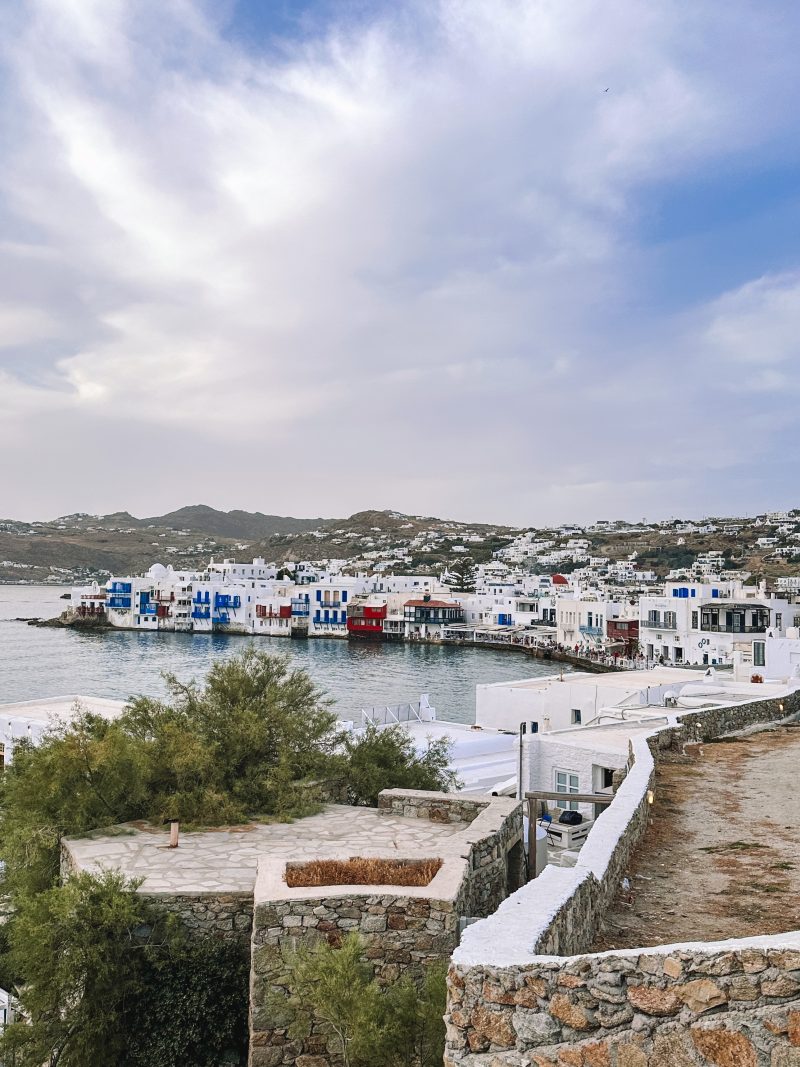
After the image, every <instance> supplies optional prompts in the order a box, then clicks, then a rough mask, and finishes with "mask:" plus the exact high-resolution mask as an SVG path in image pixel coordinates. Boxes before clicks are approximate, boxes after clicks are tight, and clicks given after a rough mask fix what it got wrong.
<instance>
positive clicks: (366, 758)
mask: <svg viewBox="0 0 800 1067" xmlns="http://www.w3.org/2000/svg"><path fill="white" fill-rule="evenodd" d="M344 749H345V754H346V758H347V790H348V798H349V800H350V802H351V803H352V804H363V805H369V806H371V807H376V806H377V804H378V794H379V793H380V791H381V790H382V789H432V790H436V791H440V792H448V791H450V790H453V789H456V788H458V777H457V775H456V774H455V773H454V772H453V771H451V770H450V755H451V749H452V744H451V742H450V740H449V739H448V738H446V737H440V738H437V739H436V740H434V741H429V742H428V747H427V749H426V751H425V752H423V753H422V755H418V754H417V752H416V750H415V748H414V742H413V741H412V740H411V737H410V735H409V734H408V733H407V732H406V730H404V729H403V727H402V726H386V727H383V728H382V729H379V728H378V727H377V726H375V725H373V724H372V723H370V724H369V725H368V726H367V728H366V730H365V731H364V732H363V733H360V734H357V735H353V734H349V735H347V737H346V738H345V740H344Z"/></svg>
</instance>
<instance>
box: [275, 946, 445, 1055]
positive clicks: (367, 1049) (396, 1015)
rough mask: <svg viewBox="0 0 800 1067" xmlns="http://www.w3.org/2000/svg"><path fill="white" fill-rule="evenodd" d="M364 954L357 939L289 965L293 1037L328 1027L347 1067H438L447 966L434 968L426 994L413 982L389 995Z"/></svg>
mask: <svg viewBox="0 0 800 1067" xmlns="http://www.w3.org/2000/svg"><path fill="white" fill-rule="evenodd" d="M363 952H364V944H363V942H362V941H361V938H360V937H359V936H358V934H356V933H351V934H348V935H347V937H346V938H345V939H344V941H343V942H342V943H341V945H340V946H339V947H334V946H331V945H329V944H328V943H327V942H324V941H323V942H316V943H314V944H313V945H308V944H306V945H301V946H300V948H299V949H298V950H297V952H296V953H294V955H290V956H288V957H287V959H286V965H287V971H288V976H289V991H290V995H289V1001H288V1007H289V1012H290V1015H291V1016H292V1023H291V1025H290V1033H291V1034H293V1035H294V1036H295V1037H298V1038H302V1037H304V1036H306V1035H307V1034H308V1032H309V1028H310V1025H311V1024H316V1025H318V1026H321V1027H322V1028H323V1029H324V1030H325V1031H326V1032H327V1033H328V1035H329V1040H330V1043H331V1051H332V1052H334V1053H336V1054H338V1055H340V1056H341V1058H342V1061H343V1063H344V1067H377V1065H380V1067H412V1065H418V1067H434V1065H436V1067H438V1065H440V1064H441V1062H442V1057H443V1054H444V1037H445V1032H444V1022H443V1019H442V1016H443V1015H444V1010H445V999H446V988H445V974H446V965H445V964H444V963H443V962H442V963H440V964H435V965H434V966H431V967H427V968H426V972H425V976H424V978H423V979H422V980H421V982H420V985H419V986H417V985H416V984H415V983H414V982H413V981H412V979H411V977H410V976H408V975H406V976H404V977H403V978H401V979H400V980H399V981H398V982H395V983H394V984H393V985H391V986H386V987H384V986H381V985H380V984H379V983H378V982H377V981H376V980H375V978H374V977H373V973H372V968H371V967H370V966H369V965H367V964H366V963H365V962H364V960H363ZM281 1007H285V1005H281Z"/></svg>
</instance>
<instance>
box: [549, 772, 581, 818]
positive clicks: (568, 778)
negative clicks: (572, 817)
mask: <svg viewBox="0 0 800 1067" xmlns="http://www.w3.org/2000/svg"><path fill="white" fill-rule="evenodd" d="M555 782H556V792H557V793H579V792H580V789H579V780H578V775H577V774H573V772H572V771H556V772H555ZM559 807H568V808H570V809H571V810H572V811H577V810H578V805H577V804H576V803H575V801H574V800H569V801H567V802H566V804H561V803H559Z"/></svg>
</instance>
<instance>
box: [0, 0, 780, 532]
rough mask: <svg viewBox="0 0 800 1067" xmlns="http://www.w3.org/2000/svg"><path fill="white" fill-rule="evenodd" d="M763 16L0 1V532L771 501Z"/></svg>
mask: <svg viewBox="0 0 800 1067" xmlns="http://www.w3.org/2000/svg"><path fill="white" fill-rule="evenodd" d="M799 34H800V5H798V4H797V3H796V0H771V2H770V3H768V4H764V3H763V2H760V0H754V2H749V0H693V2H692V3H690V4H687V3H686V2H685V0H648V2H647V3H646V4H643V3H642V2H641V0H614V3H608V0H569V2H564V0H525V2H522V0H421V2H416V0H392V2H386V3H383V2H381V0H372V2H369V0H335V2H334V0H316V2H312V0H239V2H236V0H4V2H3V3H2V5H0V450H1V451H0V456H2V459H1V460H0V515H2V516H7V517H14V518H25V519H45V518H51V517H54V516H56V515H61V514H67V513H71V512H75V511H87V512H91V513H107V512H111V511H116V510H123V509H125V510H129V511H131V512H133V513H134V514H137V515H154V514H159V513H162V512H164V511H168V510H172V509H173V508H176V507H180V506H183V505H185V504H194V503H206V504H210V505H212V506H214V507H220V508H224V509H230V508H245V509H248V510H260V511H264V512H268V513H278V514H292V515H298V516H318V515H324V516H335V517H340V516H344V515H348V514H350V513H352V512H354V511H357V510H362V509H365V508H391V509H396V510H399V511H404V512H408V513H412V514H430V515H440V516H445V517H452V518H459V519H463V520H471V521H486V522H495V521H496V522H503V523H513V524H518V525H535V524H537V523H539V524H546V523H552V522H564V521H576V522H581V521H590V520H593V519H597V518H617V517H625V518H632V519H639V518H643V517H648V518H661V517H667V516H678V515H697V516H699V515H705V514H739V513H741V514H744V513H749V514H754V513H756V512H758V511H761V510H764V509H768V508H769V509H773V508H775V509H777V508H784V507H790V506H798V505H800V478H798V460H797V451H798V440H800V438H799V436H798V429H799V428H800V427H799V426H798V422H800V414H799V412H800V405H799V404H798V401H799V400H800V241H799V240H798V236H799V235H800V108H798V106H797V101H798V98H799V93H798V90H800V64H798V63H797V61H796V42H797V39H798V35H799Z"/></svg>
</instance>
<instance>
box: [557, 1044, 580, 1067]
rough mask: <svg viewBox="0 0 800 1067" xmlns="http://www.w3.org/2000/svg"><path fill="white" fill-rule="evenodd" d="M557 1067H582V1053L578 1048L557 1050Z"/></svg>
mask: <svg viewBox="0 0 800 1067" xmlns="http://www.w3.org/2000/svg"><path fill="white" fill-rule="evenodd" d="M556 1062H557V1063H558V1067H583V1053H582V1052H581V1050H580V1049H579V1048H561V1049H559V1050H558V1060H557V1061H556Z"/></svg>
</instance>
